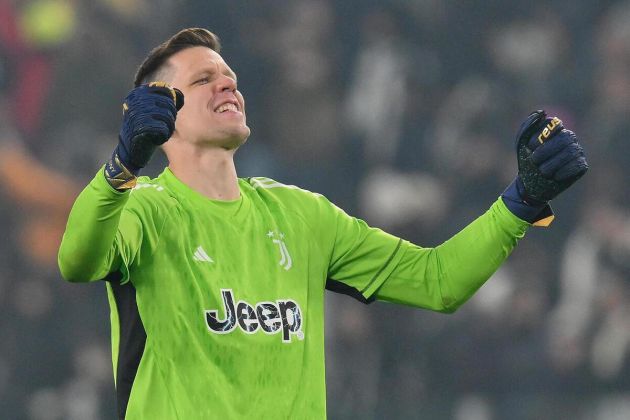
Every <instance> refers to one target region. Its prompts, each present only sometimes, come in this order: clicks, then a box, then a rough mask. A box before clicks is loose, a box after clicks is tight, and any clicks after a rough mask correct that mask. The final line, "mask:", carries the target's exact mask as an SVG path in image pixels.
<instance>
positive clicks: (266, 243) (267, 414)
mask: <svg viewBox="0 0 630 420" xmlns="http://www.w3.org/2000/svg"><path fill="white" fill-rule="evenodd" d="M219 53H220V45H219V41H218V39H217V37H216V36H215V35H214V34H212V33H211V32H209V31H207V30H205V29H198V28H192V29H185V30H183V31H181V32H179V33H177V34H176V35H174V36H173V37H172V38H171V39H169V40H168V41H167V42H165V43H164V44H162V45H160V46H159V47H157V48H156V49H154V50H153V51H151V53H150V54H149V55H148V57H147V58H146V59H145V60H144V62H143V63H142V65H141V66H140V68H139V69H138V72H137V74H136V77H135V86H136V87H135V88H134V89H133V90H132V91H131V92H130V93H129V95H128V96H127V98H126V100H125V102H124V105H123V110H124V115H123V124H122V128H121V130H120V134H119V143H118V146H117V147H116V149H115V151H114V153H113V154H112V156H111V159H110V160H109V161H108V162H107V163H106V164H105V165H104V166H103V167H102V168H101V169H100V170H99V171H98V172H97V173H96V175H95V177H94V179H93V180H92V181H91V182H90V183H89V185H88V186H87V187H86V188H85V189H84V190H83V192H82V193H81V194H80V195H79V197H78V198H77V200H76V202H75V204H74V207H73V209H72V212H71V214H70V216H69V220H68V225H67V228H66V232H65V234H64V238H63V241H62V244H61V248H60V250H59V267H60V270H61V273H62V275H63V277H64V278H65V279H67V280H69V281H72V282H91V281H97V280H105V284H106V286H107V293H108V297H109V303H110V306H111V323H112V353H113V364H114V376H115V383H116V393H117V402H118V415H119V417H120V418H126V419H187V420H188V419H209V418H228V419H236V418H274V419H275V418H283V419H287V418H305V419H306V418H308V419H311V418H324V417H325V416H326V401H325V396H326V392H325V380H324V379H325V375H324V290H325V289H329V290H333V291H336V292H341V293H345V294H348V295H351V296H353V297H355V298H357V299H359V300H361V301H363V302H366V303H368V302H371V301H373V300H383V301H389V302H395V303H401V304H404V305H412V306H415V307H418V308H425V309H429V310H434V311H439V312H453V311H455V310H456V309H457V308H458V307H459V306H460V305H462V304H463V303H464V302H465V301H466V300H467V299H468V298H469V297H470V296H471V295H472V294H473V293H474V292H475V291H476V290H477V289H478V288H479V287H480V286H481V285H482V284H483V283H484V282H485V281H486V280H487V279H488V278H489V277H490V276H491V275H492V273H494V271H495V270H496V269H497V268H498V267H499V265H500V264H501V263H502V262H503V261H504V260H505V259H506V258H507V256H508V255H509V254H510V252H511V251H512V249H513V248H514V247H515V245H516V243H517V241H518V240H519V239H520V238H521V237H523V235H524V233H525V231H526V230H527V229H528V227H529V226H530V225H547V224H549V223H550V221H551V219H552V218H553V213H552V211H551V208H550V207H549V204H548V202H549V201H550V200H552V199H553V198H554V197H555V196H556V195H558V194H559V193H561V192H562V191H563V190H565V189H566V188H567V187H569V186H570V185H571V184H572V183H573V182H575V181H576V180H577V179H578V178H580V176H582V175H583V174H584V173H585V172H586V170H587V168H588V165H587V163H586V159H585V157H584V153H583V151H582V148H581V147H580V146H579V145H578V143H577V139H576V137H575V135H574V134H573V133H572V132H571V131H569V130H567V129H565V128H564V127H563V125H562V122H561V121H560V120H558V119H557V118H548V117H547V116H546V115H545V113H544V112H542V111H537V112H534V113H532V114H531V115H530V116H529V117H528V118H527V119H526V120H525V122H524V123H523V124H522V126H521V127H520V129H519V131H518V134H517V136H516V152H517V160H518V168H519V169H518V175H517V176H516V178H515V179H514V182H512V184H511V185H510V186H509V187H508V188H507V189H506V190H505V191H504V192H503V194H502V195H501V197H499V198H498V199H497V200H496V202H494V204H492V206H491V207H490V209H489V210H488V211H487V212H486V213H484V214H483V215H481V216H480V217H479V218H478V219H476V220H475V221H473V222H472V223H471V224H470V225H468V226H467V227H466V228H464V229H463V230H462V231H461V232H459V233H458V234H456V235H455V236H454V237H452V238H451V239H449V240H448V241H446V242H445V243H443V244H442V245H440V246H437V247H435V248H423V247H420V246H417V245H414V244H411V243H409V242H407V241H405V240H402V239H399V238H396V237H394V236H391V235H389V234H387V233H385V232H383V231H381V230H378V229H374V228H371V227H369V226H367V225H366V224H365V222H363V221H361V220H359V219H356V218H353V217H351V216H349V215H347V214H346V213H345V212H344V211H343V210H341V209H339V208H338V207H336V206H334V205H333V204H331V203H330V202H329V201H328V200H326V198H324V197H323V196H321V195H319V194H314V193H311V192H308V191H305V190H301V189H299V188H297V187H294V186H289V185H284V184H281V183H279V182H276V181H274V180H271V179H268V178H247V179H242V178H238V177H237V173H236V169H235V166H234V160H233V157H234V153H235V152H236V150H237V149H238V148H239V147H240V146H241V145H243V143H245V141H246V139H247V138H248V137H249V134H250V129H249V128H248V126H247V123H246V118H245V102H244V100H243V96H242V95H241V93H240V92H239V91H238V89H237V79H236V74H234V72H233V71H232V70H231V69H230V67H229V66H228V65H227V63H226V62H225V61H224V60H223V59H222V57H221V55H220V54H219ZM156 81H159V82H156ZM158 146H161V147H163V149H164V152H165V153H166V155H167V158H168V161H169V165H168V167H167V168H166V169H164V171H163V172H162V174H161V175H159V176H158V177H157V178H155V179H149V178H147V177H139V172H140V171H141V169H142V168H143V167H144V166H145V165H146V164H147V162H148V161H149V159H150V158H151V154H152V152H153V151H154V149H155V148H156V147H158Z"/></svg>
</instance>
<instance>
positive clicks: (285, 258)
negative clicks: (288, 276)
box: [267, 230, 293, 270]
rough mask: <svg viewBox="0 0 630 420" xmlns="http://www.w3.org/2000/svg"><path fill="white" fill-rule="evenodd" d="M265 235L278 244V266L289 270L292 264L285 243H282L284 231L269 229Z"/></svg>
mask: <svg viewBox="0 0 630 420" xmlns="http://www.w3.org/2000/svg"><path fill="white" fill-rule="evenodd" d="M267 237H269V238H270V239H271V241H272V242H273V243H274V244H276V245H277V246H278V251H279V252H280V260H279V261H278V264H280V266H282V268H284V269H285V270H289V269H290V268H291V266H292V265H293V260H292V259H291V254H289V250H288V249H287V245H286V244H285V243H284V233H281V232H274V231H273V230H270V231H269V232H267Z"/></svg>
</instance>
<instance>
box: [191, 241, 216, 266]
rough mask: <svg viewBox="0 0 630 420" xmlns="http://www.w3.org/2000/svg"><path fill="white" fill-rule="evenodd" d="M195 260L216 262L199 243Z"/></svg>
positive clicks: (194, 256)
mask: <svg viewBox="0 0 630 420" xmlns="http://www.w3.org/2000/svg"><path fill="white" fill-rule="evenodd" d="M193 260H195V261H203V262H211V263H212V262H214V260H213V259H212V258H210V257H209V256H208V254H206V251H204V249H203V248H202V247H201V245H199V246H198V247H197V249H195V253H194V254H193Z"/></svg>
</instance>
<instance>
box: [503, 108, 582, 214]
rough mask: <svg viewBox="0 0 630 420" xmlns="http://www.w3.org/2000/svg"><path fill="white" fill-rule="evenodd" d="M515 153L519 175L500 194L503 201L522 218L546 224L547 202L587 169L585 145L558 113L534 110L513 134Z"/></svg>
mask: <svg viewBox="0 0 630 420" xmlns="http://www.w3.org/2000/svg"><path fill="white" fill-rule="evenodd" d="M516 153H517V157H518V175H517V176H516V178H515V179H514V181H512V183H511V184H510V185H509V186H508V187H507V189H506V190H505V191H504V192H503V194H502V195H501V197H502V198H503V202H504V203H505V205H506V206H507V208H508V209H509V210H510V211H511V212H512V213H514V214H515V215H516V216H518V217H519V218H521V219H522V220H525V221H527V222H529V223H533V224H534V225H539V226H547V225H549V223H551V221H552V220H553V212H552V211H551V207H549V205H548V202H549V201H550V200H552V199H553V198H555V197H556V196H557V195H558V194H560V193H561V192H562V191H564V190H566V189H567V188H569V187H570V186H571V185H572V184H573V183H574V182H575V181H577V180H578V179H580V177H581V176H582V175H584V174H585V173H586V171H587V170H588V163H587V162H586V157H585V156H584V149H582V147H581V146H580V145H579V144H578V142H577V137H576V136H575V134H574V133H573V132H572V131H570V130H567V129H565V128H564V127H563V125H562V121H560V119H558V117H554V118H548V117H547V114H546V113H545V112H544V111H535V112H533V113H532V114H530V115H529V117H527V119H526V120H525V122H523V124H521V127H520V129H519V131H518V133H517V135H516Z"/></svg>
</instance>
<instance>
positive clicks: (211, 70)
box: [192, 67, 238, 82]
mask: <svg viewBox="0 0 630 420" xmlns="http://www.w3.org/2000/svg"><path fill="white" fill-rule="evenodd" d="M205 73H208V74H212V73H215V69H214V68H212V67H206V68H204V69H202V70H199V71H198V72H196V73H193V77H192V79H193V82H194V81H196V79H197V77H199V76H201V75H203V74H205ZM221 73H223V74H225V75H226V76H229V77H231V78H233V79H234V81H238V78H237V76H236V73H234V71H232V69H230V68H229V67H226V68H225V70H223V71H222V72H221Z"/></svg>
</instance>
